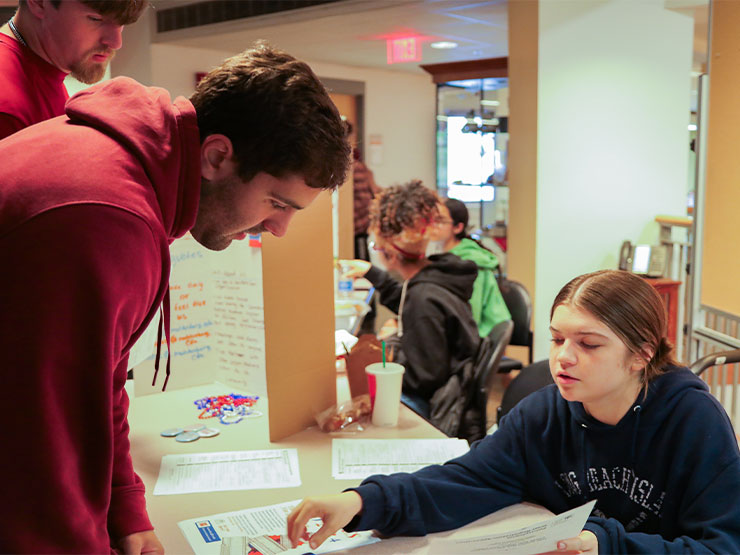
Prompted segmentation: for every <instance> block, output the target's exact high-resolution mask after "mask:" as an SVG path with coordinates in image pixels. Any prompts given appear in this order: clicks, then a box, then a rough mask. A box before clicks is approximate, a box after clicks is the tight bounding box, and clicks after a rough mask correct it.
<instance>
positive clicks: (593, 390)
mask: <svg viewBox="0 0 740 555" xmlns="http://www.w3.org/2000/svg"><path fill="white" fill-rule="evenodd" d="M550 332H551V334H552V344H551V347H550V373H551V374H552V378H553V380H554V381H555V384H556V385H557V386H558V389H559V390H560V394H561V395H562V396H563V398H564V399H566V400H567V401H580V402H581V403H583V405H584V408H585V409H586V411H587V412H588V413H589V414H591V415H592V416H593V417H594V418H597V419H598V420H600V421H602V422H605V423H607V424H616V423H617V422H618V421H619V420H620V419H621V418H622V416H624V413H625V412H626V411H627V410H629V408H630V407H631V406H632V404H633V403H634V402H635V399H636V398H637V395H638V394H639V392H640V389H641V382H640V372H641V370H642V369H643V368H644V367H645V362H644V361H643V360H642V358H641V357H639V356H638V355H635V354H633V353H632V352H630V350H629V349H628V348H627V346H626V345H625V344H624V342H623V341H622V340H621V339H620V338H619V337H618V336H617V335H616V334H615V333H614V332H613V331H612V330H611V329H610V328H609V327H608V326H607V325H606V324H604V323H603V322H601V321H600V320H598V319H597V318H596V317H594V316H593V315H592V314H591V313H589V312H587V311H585V310H582V309H580V308H577V307H575V306H572V305H568V304H561V305H558V306H557V307H556V308H555V311H554V312H553V316H552V320H551V321H550Z"/></svg>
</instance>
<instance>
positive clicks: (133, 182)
mask: <svg viewBox="0 0 740 555" xmlns="http://www.w3.org/2000/svg"><path fill="white" fill-rule="evenodd" d="M66 113H67V116H66V117H65V116H60V117H57V118H54V119H51V120H49V121H46V122H43V123H40V124H38V125H34V126H31V127H29V128H26V129H24V130H22V131H19V132H18V133H15V134H14V135H12V136H11V137H9V138H8V139H6V140H3V141H2V142H0V162H1V163H0V260H2V271H0V299H1V301H0V303H1V304H0V306H2V317H0V373H1V374H0V375H1V376H2V387H0V415H1V417H0V421H2V422H4V423H5V426H4V431H3V444H4V445H5V449H6V451H5V454H4V455H3V456H2V457H0V475H2V477H3V485H2V494H1V495H0V522H2V525H1V526H0V529H1V530H2V531H1V532H0V552H3V553H6V552H14V553H17V552H34V553H40V552H56V553H61V552H84V553H104V552H108V551H109V550H110V544H111V542H112V541H116V540H117V539H119V538H121V537H123V536H126V535H128V534H132V533H134V532H140V531H144V530H151V529H152V526H151V523H150V522H149V518H148V516H147V514H146V508H145V502H144V485H143V483H142V482H141V480H140V479H139V477H138V476H137V475H136V474H135V473H134V470H133V466H132V463H131V457H130V454H129V441H128V423H127V420H126V414H127V411H128V397H127V395H126V392H125V390H124V388H123V386H124V383H125V380H126V370H127V359H128V352H129V349H130V348H131V346H132V344H133V343H134V341H135V340H136V339H137V338H138V337H139V335H140V334H141V333H142V332H143V330H144V329H145V328H146V325H147V324H148V322H149V321H150V320H151V319H152V317H153V316H154V315H155V314H156V312H157V310H158V307H159V305H160V303H161V302H162V300H163V299H164V297H165V293H166V291H167V283H168V278H169V271H170V258H169V248H168V247H169V244H170V243H171V242H172V241H173V240H174V239H175V238H177V237H180V236H182V235H183V234H185V232H186V231H188V230H189V229H190V228H191V227H192V226H193V225H194V223H195V216H196V212H197V206H198V198H199V191H200V155H199V152H200V140H199V136H198V127H197V121H196V116H195V110H194V108H193V106H192V104H190V102H188V101H187V100H185V99H184V98H178V99H176V100H175V101H174V103H172V102H171V101H170V98H169V95H168V94H167V92H166V91H164V90H162V89H156V88H147V87H144V86H142V85H140V84H138V83H136V82H135V81H133V80H131V79H127V78H117V79H113V80H111V81H107V82H105V83H102V84H100V85H97V86H94V87H91V88H89V89H87V90H85V91H83V92H82V93H80V94H78V95H76V96H75V97H73V98H72V99H70V101H69V102H68V104H67V106H66ZM165 318H167V319H168V318H169V315H165Z"/></svg>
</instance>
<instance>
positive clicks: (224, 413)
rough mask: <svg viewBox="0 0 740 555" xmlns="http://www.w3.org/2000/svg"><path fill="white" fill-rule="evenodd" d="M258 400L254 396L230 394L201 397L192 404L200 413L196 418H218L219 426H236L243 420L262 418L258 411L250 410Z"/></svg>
mask: <svg viewBox="0 0 740 555" xmlns="http://www.w3.org/2000/svg"><path fill="white" fill-rule="evenodd" d="M258 399H259V397H258V396H256V395H241V394H239V393H230V394H229V395H219V396H218V397H203V398H202V399H196V400H195V401H194V403H195V406H196V407H198V408H199V409H200V411H201V412H200V414H199V415H198V418H201V419H205V418H218V419H219V420H220V421H221V424H236V423H237V422H241V420H242V419H243V418H250V417H255V416H262V413H261V412H260V411H258V410H254V409H253V408H252V407H253V406H254V405H255V404H256V403H257V400H258Z"/></svg>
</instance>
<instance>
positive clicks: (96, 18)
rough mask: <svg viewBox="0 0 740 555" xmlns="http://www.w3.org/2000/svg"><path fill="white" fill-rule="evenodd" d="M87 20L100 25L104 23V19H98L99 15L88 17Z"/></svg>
mask: <svg viewBox="0 0 740 555" xmlns="http://www.w3.org/2000/svg"><path fill="white" fill-rule="evenodd" d="M87 18H88V19H89V20H90V21H94V22H95V23H100V22H102V21H103V18H102V17H98V16H97V15H88V16H87Z"/></svg>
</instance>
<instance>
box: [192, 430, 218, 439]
mask: <svg viewBox="0 0 740 555" xmlns="http://www.w3.org/2000/svg"><path fill="white" fill-rule="evenodd" d="M196 433H197V434H198V435H199V436H200V437H214V436H217V435H218V434H220V433H221V432H220V431H219V430H218V429H216V428H201V429H200V430H198V431H197V432H196Z"/></svg>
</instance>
